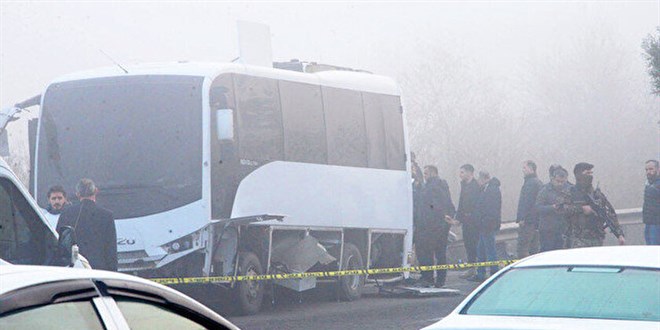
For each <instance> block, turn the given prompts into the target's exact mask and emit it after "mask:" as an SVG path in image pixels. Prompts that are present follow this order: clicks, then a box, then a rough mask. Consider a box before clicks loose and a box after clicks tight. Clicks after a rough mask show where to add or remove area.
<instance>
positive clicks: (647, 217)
mask: <svg viewBox="0 0 660 330" xmlns="http://www.w3.org/2000/svg"><path fill="white" fill-rule="evenodd" d="M645 169H646V179H647V180H648V182H647V183H646V187H645V188H644V205H643V206H642V219H644V225H645V226H644V238H645V239H646V244H647V245H660V168H659V166H658V161H657V160H654V159H651V160H649V161H647V162H646V166H645Z"/></svg>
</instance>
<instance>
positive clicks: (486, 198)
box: [470, 171, 502, 282]
mask: <svg viewBox="0 0 660 330" xmlns="http://www.w3.org/2000/svg"><path fill="white" fill-rule="evenodd" d="M477 182H478V183H479V185H480V186H481V192H480V193H479V198H478V199H477V207H476V209H475V218H476V219H477V224H478V226H479V243H478V245H477V259H478V261H479V262H483V261H495V260H497V250H496V248H495V234H496V233H497V231H499V230H500V226H501V224H502V192H500V180H498V179H497V178H491V176H490V174H489V173H488V172H486V171H480V172H479V178H478V179H477ZM497 270H498V267H497V266H491V267H490V275H493V274H495V273H496V272H497ZM485 279H486V269H485V268H484V267H479V269H477V275H476V276H474V277H472V278H470V280H472V281H478V282H481V281H483V280H485Z"/></svg>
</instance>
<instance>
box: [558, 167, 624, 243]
mask: <svg viewBox="0 0 660 330" xmlns="http://www.w3.org/2000/svg"><path fill="white" fill-rule="evenodd" d="M593 168H594V166H593V165H592V164H589V163H578V164H576V165H575V167H574V168H573V174H574V175H575V186H573V187H571V192H570V195H571V198H570V199H571V202H570V204H569V205H568V206H567V212H568V226H569V228H568V240H569V246H568V247H569V248H580V247H590V246H602V245H603V240H604V239H605V229H604V228H603V224H604V220H603V219H600V218H599V217H598V216H597V215H596V213H595V212H594V210H593V209H592V208H591V206H590V203H589V201H594V202H595V203H597V204H598V205H600V206H601V208H602V209H603V211H604V212H605V213H606V214H607V215H608V216H609V218H611V219H612V227H613V228H610V230H611V231H612V234H614V236H616V238H617V239H618V241H619V245H623V244H625V243H626V240H625V237H624V236H623V230H621V226H620V225H619V220H618V219H617V217H616V212H615V211H614V207H612V204H610V202H609V201H608V200H607V197H605V194H603V193H602V192H601V191H600V189H594V187H593V179H594V176H593V173H594V171H593Z"/></svg>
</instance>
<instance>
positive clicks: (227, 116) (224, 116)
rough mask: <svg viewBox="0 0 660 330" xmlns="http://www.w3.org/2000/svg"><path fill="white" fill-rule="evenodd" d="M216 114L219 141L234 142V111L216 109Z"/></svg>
mask: <svg viewBox="0 0 660 330" xmlns="http://www.w3.org/2000/svg"><path fill="white" fill-rule="evenodd" d="M215 113H216V123H215V124H216V131H217V132H218V140H219V141H233V140H234V110H232V109H218V110H216V111H215Z"/></svg>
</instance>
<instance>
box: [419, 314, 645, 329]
mask: <svg viewBox="0 0 660 330" xmlns="http://www.w3.org/2000/svg"><path fill="white" fill-rule="evenodd" d="M431 329H456V330H458V329H466V330H467V329H487V330H500V329H501V330H504V329H526V330H546V329H547V330H549V329H561V330H570V329H583V330H591V329H593V330H602V329H635V330H646V329H649V330H658V323H657V322H647V321H622V320H603V319H571V318H560V317H556V318H553V317H516V316H486V315H460V314H450V315H449V316H447V317H445V318H444V319H442V320H441V321H439V322H437V323H434V324H431V325H430V326H428V327H426V328H424V330H431Z"/></svg>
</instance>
